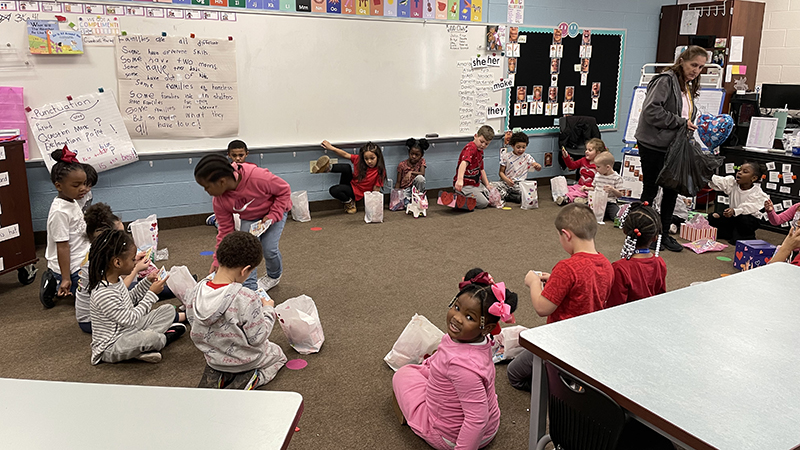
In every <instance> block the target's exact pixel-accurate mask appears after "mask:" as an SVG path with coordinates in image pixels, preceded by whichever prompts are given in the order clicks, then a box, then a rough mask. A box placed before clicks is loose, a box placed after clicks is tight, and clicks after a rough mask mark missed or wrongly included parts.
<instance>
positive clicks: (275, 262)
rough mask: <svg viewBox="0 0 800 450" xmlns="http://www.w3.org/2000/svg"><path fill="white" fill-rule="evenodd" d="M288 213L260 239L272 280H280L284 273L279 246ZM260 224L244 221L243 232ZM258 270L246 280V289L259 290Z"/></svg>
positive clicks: (265, 262)
mask: <svg viewBox="0 0 800 450" xmlns="http://www.w3.org/2000/svg"><path fill="white" fill-rule="evenodd" d="M287 214H288V213H283V218H282V219H281V221H280V222H278V223H273V224H272V225H270V226H269V228H267V231H265V232H264V234H262V235H261V237H259V240H260V241H261V248H262V249H263V251H264V264H265V265H266V266H267V276H268V277H270V278H278V277H280V276H281V274H282V273H283V261H282V259H281V251H280V249H279V248H278V244H279V243H280V240H281V233H283V227H284V226H285V225H286V216H287ZM256 222H258V220H246V219H242V228H241V229H242V230H245V231H247V230H250V225H252V224H254V223H256ZM256 272H257V270H253V271H252V272H250V276H249V277H247V279H246V280H244V283H242V284H243V285H244V287H246V288H249V289H252V290H254V291H255V290H256V289H258V284H257V282H258V274H257V273H256Z"/></svg>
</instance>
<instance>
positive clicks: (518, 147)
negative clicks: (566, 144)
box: [492, 132, 542, 203]
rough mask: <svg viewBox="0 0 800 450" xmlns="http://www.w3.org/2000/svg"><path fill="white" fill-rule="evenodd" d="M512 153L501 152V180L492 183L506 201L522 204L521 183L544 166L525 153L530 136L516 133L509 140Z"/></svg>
mask: <svg viewBox="0 0 800 450" xmlns="http://www.w3.org/2000/svg"><path fill="white" fill-rule="evenodd" d="M508 146H509V147H510V148H511V151H510V152H509V151H507V150H502V151H501V152H500V180H501V181H495V182H494V183H492V186H494V187H496V188H497V190H498V191H500V195H502V196H503V200H504V201H510V202H514V203H521V202H522V192H521V191H520V189H519V182H520V181H525V180H526V179H527V178H528V171H529V170H530V169H531V168H533V169H534V170H537V171H538V170H542V165H541V164H539V163H537V162H536V160H535V159H533V156H531V155H529V154H527V153H525V149H526V148H527V147H528V135H527V134H525V133H522V132H516V133H514V134H512V135H511V138H510V139H509V140H508Z"/></svg>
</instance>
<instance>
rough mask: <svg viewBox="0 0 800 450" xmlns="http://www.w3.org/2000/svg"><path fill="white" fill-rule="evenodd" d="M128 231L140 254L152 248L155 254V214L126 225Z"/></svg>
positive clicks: (156, 237)
mask: <svg viewBox="0 0 800 450" xmlns="http://www.w3.org/2000/svg"><path fill="white" fill-rule="evenodd" d="M128 231H130V232H131V234H132V235H133V242H134V244H136V248H137V249H139V251H140V252H143V251H145V250H147V249H150V248H152V249H153V252H154V253H155V251H156V250H157V247H158V218H157V217H156V215H155V214H151V215H149V216H147V217H146V218H144V219H136V220H134V221H133V222H131V223H130V225H128Z"/></svg>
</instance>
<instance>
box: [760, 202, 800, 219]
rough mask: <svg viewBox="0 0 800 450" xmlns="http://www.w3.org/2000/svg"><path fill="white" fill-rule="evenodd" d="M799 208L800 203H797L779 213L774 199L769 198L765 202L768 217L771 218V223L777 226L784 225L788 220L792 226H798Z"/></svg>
mask: <svg viewBox="0 0 800 450" xmlns="http://www.w3.org/2000/svg"><path fill="white" fill-rule="evenodd" d="M798 208H800V203H795V204H794V205H792V206H790V207H788V208H786V209H784V210H783V212H781V213H780V214H778V213H777V212H775V205H773V204H772V200H770V199H769V198H767V200H766V201H765V202H764V211H766V212H767V219H769V223H771V224H772V225H775V226H779V225H782V224H784V223H786V222H790V223H791V226H797V225H798V221H799V220H800V212H798V211H797V210H798Z"/></svg>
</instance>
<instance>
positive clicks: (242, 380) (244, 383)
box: [223, 369, 258, 391]
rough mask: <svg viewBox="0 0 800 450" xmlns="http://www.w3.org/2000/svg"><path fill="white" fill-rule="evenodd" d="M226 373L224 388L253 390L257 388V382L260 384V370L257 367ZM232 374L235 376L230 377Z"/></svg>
mask: <svg viewBox="0 0 800 450" xmlns="http://www.w3.org/2000/svg"><path fill="white" fill-rule="evenodd" d="M225 375H226V376H225V385H224V386H223V388H224V389H236V390H244V391H252V390H253V389H255V386H256V384H258V370H256V369H253V370H248V371H247V372H241V373H236V374H225ZM230 375H233V377H230Z"/></svg>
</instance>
